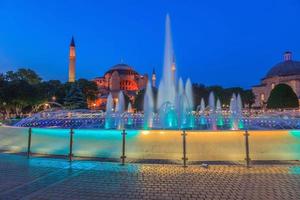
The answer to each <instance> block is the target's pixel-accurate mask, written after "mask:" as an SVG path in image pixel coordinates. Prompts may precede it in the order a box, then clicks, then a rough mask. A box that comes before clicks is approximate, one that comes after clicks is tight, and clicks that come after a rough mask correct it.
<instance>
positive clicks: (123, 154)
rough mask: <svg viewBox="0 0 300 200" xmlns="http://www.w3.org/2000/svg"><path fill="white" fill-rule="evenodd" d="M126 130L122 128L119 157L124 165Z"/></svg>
mask: <svg viewBox="0 0 300 200" xmlns="http://www.w3.org/2000/svg"><path fill="white" fill-rule="evenodd" d="M126 134H127V133H126V132H125V129H123V131H122V136H123V137H122V156H121V157H120V158H121V162H122V165H125V158H126V156H125V141H126Z"/></svg>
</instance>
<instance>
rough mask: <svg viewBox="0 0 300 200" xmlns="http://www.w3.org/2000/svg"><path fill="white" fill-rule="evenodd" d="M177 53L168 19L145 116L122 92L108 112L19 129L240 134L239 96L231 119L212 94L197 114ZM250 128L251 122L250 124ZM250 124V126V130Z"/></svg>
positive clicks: (58, 116)
mask: <svg viewBox="0 0 300 200" xmlns="http://www.w3.org/2000/svg"><path fill="white" fill-rule="evenodd" d="M173 62H174V50H173V44H172V34H171V22H170V17H169V15H167V17H166V24H165V45H164V62H163V70H162V78H161V81H160V84H159V88H158V94H157V98H156V99H154V96H153V91H152V87H151V84H150V82H149V83H148V84H147V88H146V92H145V96H144V103H143V108H144V109H143V113H133V112H132V107H131V104H130V103H129V104H128V107H127V110H126V111H125V99H124V94H123V92H120V93H119V94H118V97H117V98H116V97H115V94H114V98H113V95H112V94H109V95H108V98H107V104H106V112H105V113H100V112H95V111H82V110H76V111H71V110H65V111H53V112H52V111H51V112H42V113H38V114H36V115H32V116H30V117H28V118H27V119H24V120H21V121H20V122H19V123H17V124H16V126H21V127H22V126H26V127H62V128H70V127H71V128H86V127H88V128H104V129H122V128H131V129H200V130H203V129H211V130H224V129H232V130H238V129H243V128H244V123H243V121H245V119H244V117H243V113H242V109H243V104H242V99H241V96H240V95H239V94H237V95H236V94H233V95H232V98H231V101H230V107H229V115H228V114H227V113H226V112H227V111H226V109H225V110H223V109H222V103H221V101H220V100H219V99H216V98H215V95H214V93H213V92H210V94H209V97H208V99H207V105H205V100H204V98H202V99H201V103H200V105H198V106H197V109H196V112H195V111H194V109H195V105H194V104H195V103H194V99H193V96H194V95H193V87H192V82H191V80H190V79H187V80H186V81H185V83H184V81H183V79H182V78H179V79H177V78H176V76H175V75H174V74H175V73H174V71H172V66H173V64H174V63H173ZM278 120H279V119H278ZM278 120H277V119H276V120H273V121H274V126H276V127H279V128H285V127H299V126H300V122H297V120H295V122H293V123H290V122H289V123H286V122H285V121H291V120H290V118H289V117H288V118H287V119H280V120H281V121H280V122H278ZM252 123H253V124H254V125H252V126H253V127H255V128H257V127H259V126H270V125H269V124H270V121H266V120H265V119H259V118H253V119H252ZM248 124H249V120H248ZM248 124H247V126H249V125H248Z"/></svg>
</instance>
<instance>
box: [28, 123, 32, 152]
mask: <svg viewBox="0 0 300 200" xmlns="http://www.w3.org/2000/svg"><path fill="white" fill-rule="evenodd" d="M31 135H32V128H29V129H28V146H27V158H29V157H30V154H31Z"/></svg>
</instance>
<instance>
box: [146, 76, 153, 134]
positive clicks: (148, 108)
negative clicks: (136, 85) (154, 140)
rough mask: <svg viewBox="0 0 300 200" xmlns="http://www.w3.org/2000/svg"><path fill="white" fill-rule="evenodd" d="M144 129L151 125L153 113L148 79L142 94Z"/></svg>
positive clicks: (150, 87)
mask: <svg viewBox="0 0 300 200" xmlns="http://www.w3.org/2000/svg"><path fill="white" fill-rule="evenodd" d="M143 108H144V129H149V128H152V127H153V114H154V103H153V91H152V86H151V83H150V81H149V82H148V84H147V88H146V93H145V95H144V106H143Z"/></svg>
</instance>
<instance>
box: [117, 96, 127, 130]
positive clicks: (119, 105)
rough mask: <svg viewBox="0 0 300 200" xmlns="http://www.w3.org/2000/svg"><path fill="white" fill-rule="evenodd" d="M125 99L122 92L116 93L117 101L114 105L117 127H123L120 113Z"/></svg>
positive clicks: (122, 111)
mask: <svg viewBox="0 0 300 200" xmlns="http://www.w3.org/2000/svg"><path fill="white" fill-rule="evenodd" d="M124 105H125V99H124V94H123V92H122V91H120V92H119V95H118V101H117V105H116V113H117V119H116V125H117V127H118V128H119V129H121V128H123V118H122V115H123V113H124V110H125V106H124Z"/></svg>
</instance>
